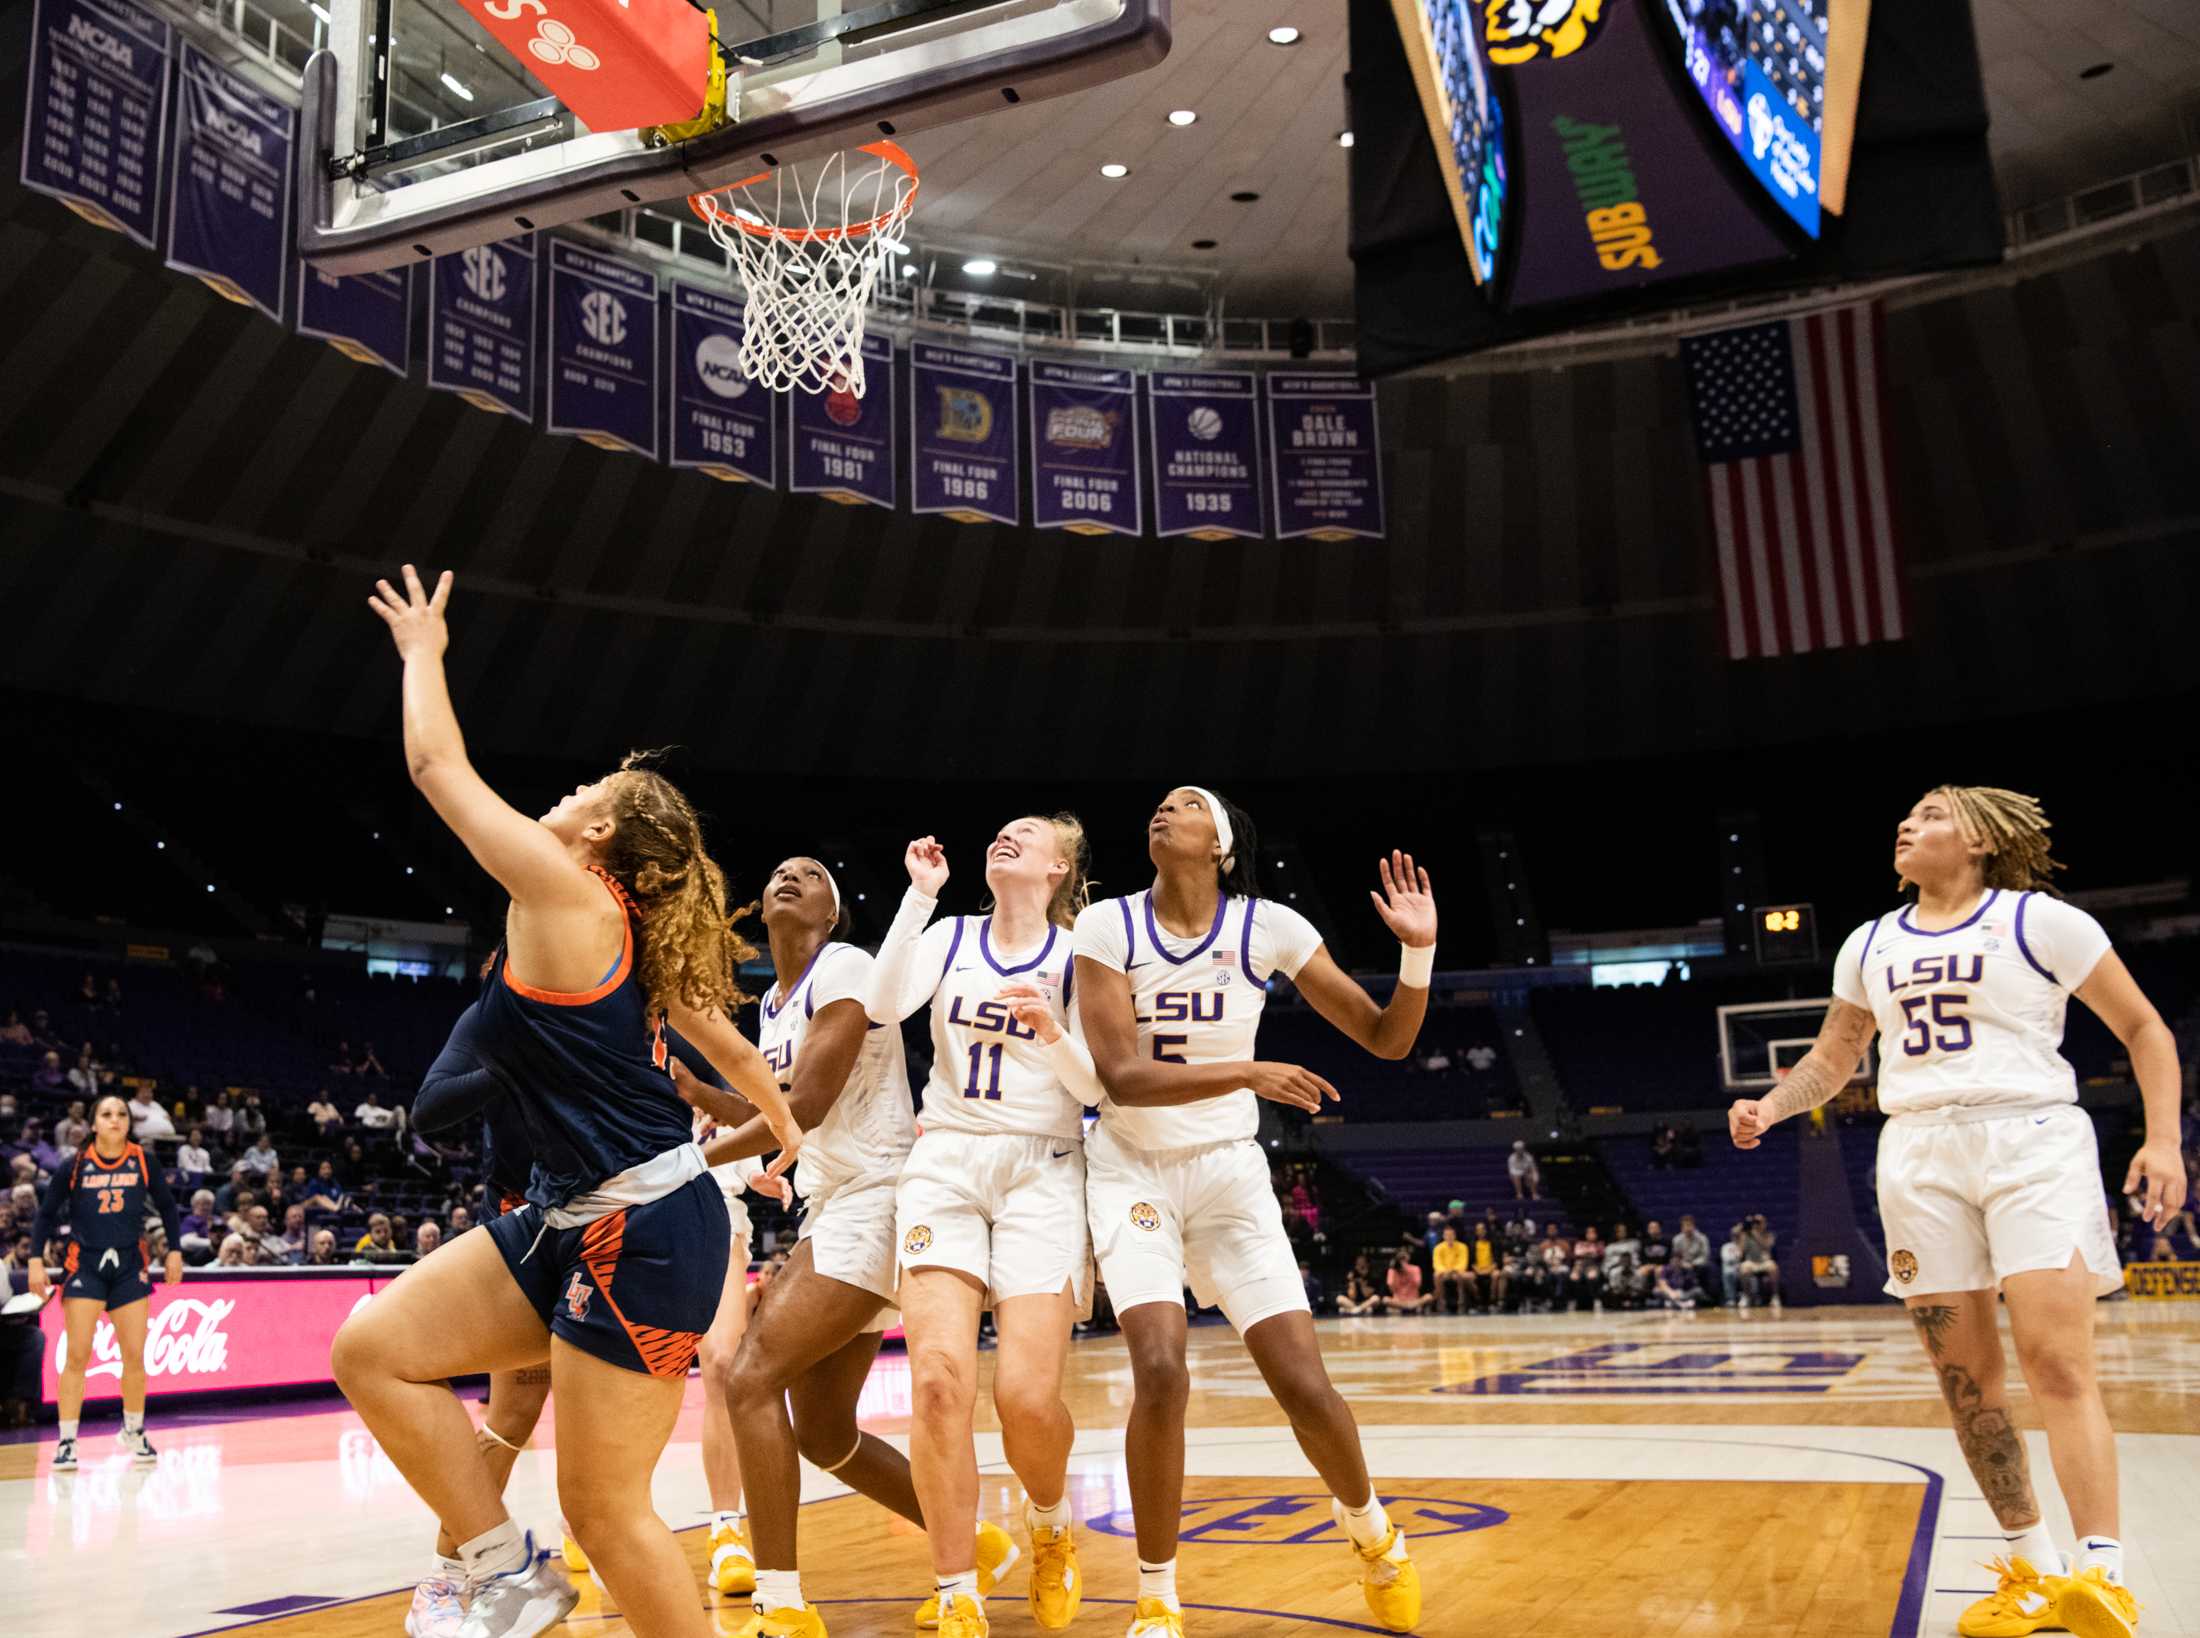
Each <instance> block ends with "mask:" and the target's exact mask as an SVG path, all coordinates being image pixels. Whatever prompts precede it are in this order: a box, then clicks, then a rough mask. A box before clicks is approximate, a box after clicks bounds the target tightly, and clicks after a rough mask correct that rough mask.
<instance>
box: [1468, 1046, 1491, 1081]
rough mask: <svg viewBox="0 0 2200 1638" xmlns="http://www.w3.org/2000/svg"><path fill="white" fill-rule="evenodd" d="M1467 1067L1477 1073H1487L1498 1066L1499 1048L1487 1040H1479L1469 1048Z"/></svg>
mask: <svg viewBox="0 0 2200 1638" xmlns="http://www.w3.org/2000/svg"><path fill="white" fill-rule="evenodd" d="M1467 1067H1468V1068H1469V1069H1471V1070H1473V1071H1474V1072H1475V1073H1476V1074H1477V1075H1487V1074H1488V1073H1489V1072H1490V1071H1491V1070H1493V1069H1495V1068H1496V1067H1497V1049H1496V1048H1495V1047H1493V1046H1491V1045H1490V1044H1489V1042H1487V1041H1477V1042H1475V1043H1474V1045H1472V1046H1470V1047H1468V1048H1467Z"/></svg>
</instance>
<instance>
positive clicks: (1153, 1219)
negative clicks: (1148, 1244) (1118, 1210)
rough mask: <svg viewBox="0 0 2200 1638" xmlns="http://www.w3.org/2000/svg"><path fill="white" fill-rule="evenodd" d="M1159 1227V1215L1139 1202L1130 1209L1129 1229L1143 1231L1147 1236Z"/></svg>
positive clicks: (1142, 1202) (1143, 1202)
mask: <svg viewBox="0 0 2200 1638" xmlns="http://www.w3.org/2000/svg"><path fill="white" fill-rule="evenodd" d="M1160 1226H1161V1213H1159V1212H1157V1211H1155V1210H1154V1209H1153V1207H1151V1206H1149V1205H1147V1204H1146V1202H1145V1201H1143V1200H1141V1201H1139V1202H1138V1203H1137V1204H1136V1205H1134V1206H1132V1207H1131V1227H1132V1228H1134V1229H1143V1230H1145V1231H1146V1232H1147V1233H1148V1234H1151V1233H1153V1231H1154V1230H1155V1229H1157V1228H1159V1227H1160Z"/></svg>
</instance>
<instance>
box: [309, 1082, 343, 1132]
mask: <svg viewBox="0 0 2200 1638" xmlns="http://www.w3.org/2000/svg"><path fill="white" fill-rule="evenodd" d="M306 1113H307V1114H308V1115H309V1116H311V1117H312V1119H313V1124H314V1127H315V1129H316V1130H318V1131H319V1132H320V1134H321V1136H323V1137H327V1136H328V1135H329V1134H330V1133H331V1132H340V1131H342V1130H343V1129H344V1112H343V1111H342V1110H341V1109H339V1108H337V1107H336V1105H334V1104H333V1103H331V1102H329V1098H328V1089H327V1088H326V1087H324V1088H322V1090H321V1092H320V1094H319V1095H318V1096H317V1097H315V1098H314V1100H313V1101H312V1102H311V1103H309V1104H307V1105H306Z"/></svg>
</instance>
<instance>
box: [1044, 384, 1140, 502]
mask: <svg viewBox="0 0 2200 1638" xmlns="http://www.w3.org/2000/svg"><path fill="white" fill-rule="evenodd" d="M1137 408H1138V377H1137V376H1135V375H1133V374H1132V373H1131V372H1130V371H1129V370H1103V369H1098V368H1095V367H1094V366H1092V365H1089V364H1052V363H1047V362H1045V361H1043V360H1036V359H1035V360H1033V362H1032V365H1031V474H1032V476H1031V489H1032V495H1031V502H1032V507H1031V521H1032V522H1033V523H1034V524H1035V525H1037V526H1038V527H1039V528H1041V529H1067V530H1069V531H1070V532H1071V533H1072V534H1079V535H1111V534H1112V535H1135V534H1139V533H1141V532H1143V530H1144V529H1145V527H1146V506H1145V494H1144V491H1143V489H1142V488H1141V486H1140V482H1139V472H1138V415H1137Z"/></svg>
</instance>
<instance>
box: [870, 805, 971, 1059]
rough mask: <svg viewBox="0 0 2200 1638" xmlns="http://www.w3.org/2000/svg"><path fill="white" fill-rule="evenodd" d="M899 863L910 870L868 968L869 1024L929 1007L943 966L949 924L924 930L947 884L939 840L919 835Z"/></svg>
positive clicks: (897, 1019) (898, 1019)
mask: <svg viewBox="0 0 2200 1638" xmlns="http://www.w3.org/2000/svg"><path fill="white" fill-rule="evenodd" d="M902 863H903V864H904V865H906V866H907V867H908V870H909V891H908V892H906V893H904V894H903V895H902V896H901V908H900V909H898V910H897V911H895V912H894V921H893V925H892V926H890V927H888V928H887V929H886V937H885V939H884V940H883V941H881V943H880V944H879V947H878V955H877V956H876V957H875V958H874V959H873V961H872V964H871V992H870V994H869V995H867V996H865V997H864V999H863V1006H864V1010H865V1011H866V1012H868V1013H869V1014H870V1016H871V1022H873V1023H874V1024H898V1023H900V1022H901V1021H902V1020H903V1019H904V1018H907V1017H909V1016H910V1015H911V1014H913V1013H914V1012H915V1011H916V1010H917V1009H918V1008H919V1007H921V1006H924V1005H925V1004H926V1003H928V1002H929V1001H930V1000H931V999H932V997H933V995H934V994H935V993H937V991H938V990H939V987H940V977H941V969H942V968H944V967H945V966H946V964H947V952H946V951H945V950H944V949H942V948H941V945H942V944H943V943H944V942H945V941H946V939H947V938H948V937H950V936H951V933H952V927H953V924H952V923H950V922H941V923H939V924H938V925H937V926H936V927H929V928H928V927H927V926H926V923H928V922H930V921H931V920H932V916H933V913H934V912H935V911H937V910H938V909H939V907H940V889H941V888H943V887H945V886H946V885H947V851H946V849H944V848H942V847H941V846H940V843H939V838H938V837H936V836H920V837H918V838H917V839H916V840H915V841H913V842H911V843H910V844H909V847H908V850H907V851H906V852H905V853H904V854H903V855H902ZM928 946H929V951H927V947H928ZM928 955H929V959H928V958H927V957H928Z"/></svg>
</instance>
